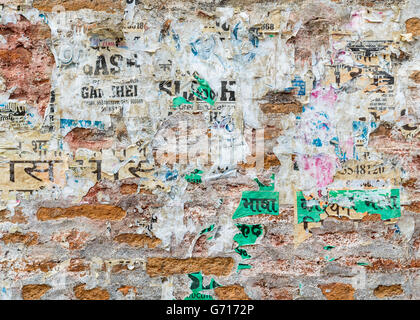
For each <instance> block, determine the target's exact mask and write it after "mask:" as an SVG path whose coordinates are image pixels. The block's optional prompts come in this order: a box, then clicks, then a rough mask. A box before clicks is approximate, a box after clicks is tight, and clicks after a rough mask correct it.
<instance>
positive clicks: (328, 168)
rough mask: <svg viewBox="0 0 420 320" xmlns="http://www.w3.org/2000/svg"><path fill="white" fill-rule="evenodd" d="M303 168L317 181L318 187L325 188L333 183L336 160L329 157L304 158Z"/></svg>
mask: <svg viewBox="0 0 420 320" xmlns="http://www.w3.org/2000/svg"><path fill="white" fill-rule="evenodd" d="M303 168H304V170H306V171H309V174H310V175H311V177H313V178H315V179H316V186H317V187H318V188H323V187H326V186H328V185H329V184H330V183H331V182H333V177H334V168H335V159H334V158H332V157H330V156H327V155H318V156H314V157H309V156H304V157H303Z"/></svg>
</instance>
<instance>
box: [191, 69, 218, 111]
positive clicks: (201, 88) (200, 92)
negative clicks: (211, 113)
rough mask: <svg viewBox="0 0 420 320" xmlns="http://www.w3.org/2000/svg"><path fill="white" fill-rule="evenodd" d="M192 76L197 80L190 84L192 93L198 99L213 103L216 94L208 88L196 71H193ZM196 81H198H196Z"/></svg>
mask: <svg viewBox="0 0 420 320" xmlns="http://www.w3.org/2000/svg"><path fill="white" fill-rule="evenodd" d="M194 78H195V79H196V80H197V81H196V82H193V83H192V85H191V90H192V93H193V94H194V95H195V96H196V97H198V98H199V99H200V100H203V101H205V102H207V103H209V104H210V105H214V103H215V98H216V94H215V93H214V91H213V90H212V89H211V88H210V85H209V84H208V82H207V81H206V80H204V79H202V78H200V77H199V76H198V75H197V73H195V72H194ZM197 82H198V83H197Z"/></svg>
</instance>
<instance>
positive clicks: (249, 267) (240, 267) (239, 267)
mask: <svg viewBox="0 0 420 320" xmlns="http://www.w3.org/2000/svg"><path fill="white" fill-rule="evenodd" d="M251 268H252V266H251V265H249V264H245V263H239V264H238V269H237V271H236V272H239V270H243V269H251Z"/></svg>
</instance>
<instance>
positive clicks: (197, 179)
mask: <svg viewBox="0 0 420 320" xmlns="http://www.w3.org/2000/svg"><path fill="white" fill-rule="evenodd" d="M202 173H203V171H201V170H198V169H195V170H194V171H193V172H191V174H187V175H186V176H185V180H187V181H188V182H191V183H201V182H202V181H201V174H202Z"/></svg>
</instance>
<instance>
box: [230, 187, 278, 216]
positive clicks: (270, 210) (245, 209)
mask: <svg viewBox="0 0 420 320" xmlns="http://www.w3.org/2000/svg"><path fill="white" fill-rule="evenodd" d="M257 214H270V215H275V216H278V215H279V193H278V192H271V191H244V192H242V198H241V201H240V203H239V206H238V208H237V209H236V210H235V213H234V214H233V217H232V219H237V218H242V217H246V216H253V215H257Z"/></svg>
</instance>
